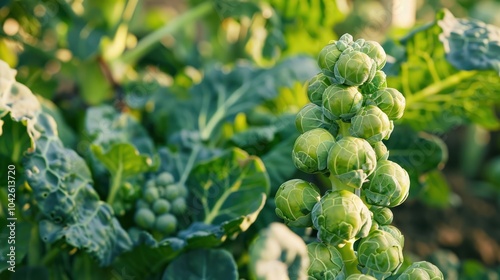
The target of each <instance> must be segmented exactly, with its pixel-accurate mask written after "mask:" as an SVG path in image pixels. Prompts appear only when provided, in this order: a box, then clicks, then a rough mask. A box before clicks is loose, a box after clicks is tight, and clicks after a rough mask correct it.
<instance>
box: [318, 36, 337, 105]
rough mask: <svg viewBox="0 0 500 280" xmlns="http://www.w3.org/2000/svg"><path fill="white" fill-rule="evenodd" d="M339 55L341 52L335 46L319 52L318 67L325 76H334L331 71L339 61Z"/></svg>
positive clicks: (326, 47)
mask: <svg viewBox="0 0 500 280" xmlns="http://www.w3.org/2000/svg"><path fill="white" fill-rule="evenodd" d="M341 54H342V51H341V50H339V48H338V47H337V45H336V44H328V45H326V46H325V47H324V48H323V49H322V50H321V51H320V52H319V56H318V65H319V68H320V69H321V70H322V71H323V74H325V76H328V77H333V76H334V74H333V71H334V68H335V64H336V63H337V60H338V59H339V57H340V55H341ZM311 101H312V100H311Z"/></svg>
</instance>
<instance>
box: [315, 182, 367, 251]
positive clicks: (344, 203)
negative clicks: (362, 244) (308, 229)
mask: <svg viewBox="0 0 500 280" xmlns="http://www.w3.org/2000/svg"><path fill="white" fill-rule="evenodd" d="M371 215H372V214H371V212H370V210H368V208H367V207H366V205H365V204H364V203H363V201H362V200H361V198H359V197H358V196H357V195H355V194H354V193H352V192H350V191H347V190H337V191H331V192H328V193H327V194H326V195H324V196H323V197H322V198H321V200H320V201H319V202H318V203H316V205H314V208H313V210H312V213H311V217H312V220H313V225H314V227H315V228H316V229H317V230H318V238H319V239H320V240H321V241H322V242H324V243H327V244H330V245H333V246H337V245H344V244H345V243H347V242H349V243H352V242H354V241H356V240H357V239H359V238H363V237H365V236H367V235H368V233H369V231H370V227H371V226H372V216H371Z"/></svg>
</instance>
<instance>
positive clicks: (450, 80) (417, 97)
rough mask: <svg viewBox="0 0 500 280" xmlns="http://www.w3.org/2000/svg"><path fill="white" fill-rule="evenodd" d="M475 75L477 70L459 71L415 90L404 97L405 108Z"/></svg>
mask: <svg viewBox="0 0 500 280" xmlns="http://www.w3.org/2000/svg"><path fill="white" fill-rule="evenodd" d="M474 75H477V71H460V72H458V73H456V74H454V75H452V76H449V77H447V78H446V79H444V80H442V81H440V82H439V83H434V84H431V85H429V86H428V87H426V88H423V89H422V90H420V91H418V92H415V94H413V95H411V96H407V97H406V108H408V109H410V108H411V104H412V103H417V102H419V101H421V100H424V99H426V98H427V97H429V96H432V95H435V94H438V93H440V92H441V91H443V90H445V89H447V88H451V87H453V86H456V85H458V84H459V83H460V82H462V81H463V80H465V79H468V78H471V77H473V76H474Z"/></svg>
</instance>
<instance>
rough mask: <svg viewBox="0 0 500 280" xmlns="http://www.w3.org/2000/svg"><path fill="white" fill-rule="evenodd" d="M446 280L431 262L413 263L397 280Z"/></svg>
mask: <svg viewBox="0 0 500 280" xmlns="http://www.w3.org/2000/svg"><path fill="white" fill-rule="evenodd" d="M420 279H429V280H444V277H443V273H442V272H441V271H440V270H439V268H437V267H436V266H435V265H433V264H432V263H430V262H426V261H421V262H415V263H412V264H411V265H410V266H409V267H408V268H407V269H406V270H405V271H403V273H402V274H401V275H400V276H399V277H398V278H397V279H396V280H420Z"/></svg>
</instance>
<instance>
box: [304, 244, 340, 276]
mask: <svg viewBox="0 0 500 280" xmlns="http://www.w3.org/2000/svg"><path fill="white" fill-rule="evenodd" d="M307 254H308V255H309V268H308V269H307V274H308V275H309V276H310V278H313V279H335V278H336V277H337V275H339V274H340V273H341V271H342V267H343V266H344V262H343V261H342V255H340V253H339V251H338V250H337V249H336V248H335V247H333V246H330V245H327V244H324V243H319V242H312V243H309V244H307Z"/></svg>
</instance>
